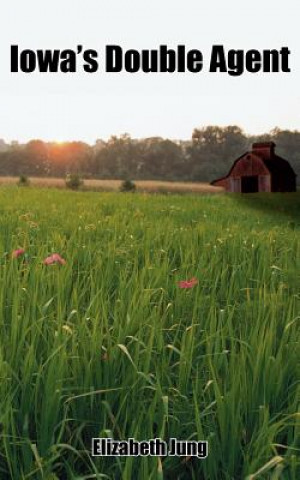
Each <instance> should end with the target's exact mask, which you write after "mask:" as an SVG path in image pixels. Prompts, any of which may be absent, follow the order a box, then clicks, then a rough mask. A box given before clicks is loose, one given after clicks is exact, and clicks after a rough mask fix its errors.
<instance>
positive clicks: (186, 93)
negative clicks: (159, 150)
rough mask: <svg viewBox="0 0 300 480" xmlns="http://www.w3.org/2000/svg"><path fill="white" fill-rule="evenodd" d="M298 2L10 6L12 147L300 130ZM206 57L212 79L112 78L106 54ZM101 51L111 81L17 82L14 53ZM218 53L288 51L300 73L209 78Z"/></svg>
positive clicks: (1, 13)
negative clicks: (182, 49)
mask: <svg viewBox="0 0 300 480" xmlns="http://www.w3.org/2000/svg"><path fill="white" fill-rule="evenodd" d="M299 14H300V4H299V1H298V0H285V1H284V2H278V1H274V0H252V1H251V2H242V1H241V0H239V1H238V0H227V1H222V0H219V1H216V0H210V1H205V2H203V1H201V0H198V1H197V0H185V1H184V2H182V1H178V0H164V1H163V0H151V1H148V0H127V1H126V0H103V1H102V0H86V1H84V2H83V1H82V0H51V1H50V0H48V1H41V0H26V2H24V0H10V1H8V0H5V1H4V2H3V3H2V4H1V7H0V138H3V139H4V140H5V141H12V140H18V141H21V142H23V141H28V140H30V139H36V138H40V139H44V140H54V141H66V140H82V141H86V142H88V143H94V142H95V141H96V139H99V138H102V139H107V138H109V137H110V136H111V135H120V134H122V133H129V134H130V135H131V136H132V137H134V138H142V137H150V136H161V137H165V138H171V139H190V138H191V136H192V132H193V129H194V128H199V127H204V126H207V125H219V126H226V125H239V126H240V127H241V128H242V129H243V130H244V131H245V132H246V133H249V134H261V133H266V132H268V131H270V130H271V129H272V128H275V127H280V128H282V129H290V130H295V129H297V130H299V129H300V108H299V107H300V87H299V85H300V41H299V40H300V39H299ZM162 44H165V45H168V47H169V48H176V47H177V45H179V44H180V45H185V46H186V48H187V50H190V49H198V50H201V52H202V53H203V59H204V65H203V70H202V71H201V72H200V73H191V72H185V73H149V74H146V73H143V72H138V73H127V72H121V73H107V72H105V68H104V67H105V61H104V60H105V59H104V52H105V46H106V45H120V46H121V47H122V48H123V50H124V51H126V50H128V49H135V50H142V49H157V48H158V47H159V45H162ZM11 45H19V48H20V50H24V49H31V50H37V49H46V48H48V49H55V48H56V49H60V50H64V49H76V48H77V45H82V46H83V48H84V49H95V50H97V51H98V52H99V65H100V67H99V70H98V71H97V72H96V73H93V74H89V73H85V72H84V71H83V70H82V69H81V68H78V69H77V72H76V73H68V74H64V73H40V72H33V73H30V74H28V73H22V72H19V73H11V71H10V47H11ZM213 45H224V49H225V52H227V51H228V50H230V49H243V50H245V51H247V50H250V49H257V50H259V51H262V50H267V49H277V50H280V49H281V47H288V48H289V49H290V51H291V54H290V62H289V63H290V68H291V72H290V73H262V72H259V73H256V74H253V73H247V72H245V73H244V74H243V75H241V76H236V77H234V76H230V75H228V74H227V73H211V72H209V71H208V70H209V59H210V54H211V48H212V46H213Z"/></svg>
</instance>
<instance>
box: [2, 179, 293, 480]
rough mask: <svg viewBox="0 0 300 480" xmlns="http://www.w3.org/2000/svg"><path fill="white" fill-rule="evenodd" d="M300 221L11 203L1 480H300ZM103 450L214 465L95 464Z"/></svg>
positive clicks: (234, 204)
mask: <svg viewBox="0 0 300 480" xmlns="http://www.w3.org/2000/svg"><path fill="white" fill-rule="evenodd" d="M299 207H300V197H299V193H298V194H297V193H295V194H256V195H248V196H246V197H241V196H240V195H237V194H236V195H225V194H220V195H210V194H208V195H195V194H187V195H184V196H183V195H176V194H173V195H168V196H166V195H159V194H157V195H149V194H140V193H134V194H130V193H129V194H124V193H113V192H112V193H95V192H70V191H64V190H57V189H39V188H17V187H15V186H2V187H1V188H0V212H1V215H0V377H1V381H0V428H1V433H0V479H1V480H2V479H3V480H6V479H8V480H9V479H12V480H19V479H20V480H21V479H26V480H27V479H28V480H29V479H34V480H35V479H38V480H39V479H46V480H57V479H59V480H64V479H68V480H69V479H70V480H73V479H74V480H75V479H76V480H79V479H80V480H87V479H111V480H112V479H123V480H127V479H128V480H129V479H133V480H135V479H137V480H140V479H141V480H144V479H145V480H150V479H159V480H162V479H165V480H166V479H167V480H176V479H178V480H190V479H191V480H196V479H197V480H199V479H200V480H201V479H204V480H233V479H234V480H240V479H248V480H255V479H263V480H264V479H271V480H276V479H291V480H296V479H298V478H300V471H299V447H300V446H299V432H300V425H299V413H297V411H298V404H299V357H300V355H299V353H300V350H299V319H300V317H299V312H300V310H299V300H300V295H299V293H300V288H299V287H300V282H299V271H300V269H299V258H300V255H299V254H300V251H299V250H300V248H299V227H300V218H299V214H300V208H299ZM20 248H22V249H24V250H25V253H24V254H20V255H19V256H17V258H13V257H12V252H13V251H15V250H16V249H20ZM53 253H59V254H60V255H61V257H62V258H63V259H65V261H66V263H65V264H63V265H61V264H58V263H54V264H52V265H45V264H43V260H44V259H45V258H46V257H47V256H49V255H51V254H53ZM192 278H196V279H197V281H198V283H196V281H194V282H191V283H190V284H188V283H187V285H188V286H189V287H190V288H181V286H183V284H180V283H179V282H182V281H190V279H192ZM187 285H186V286H187ZM92 437H108V438H114V439H120V440H121V439H123V440H126V439H128V438H130V437H133V438H135V439H137V440H145V439H146V440H148V439H152V438H161V439H164V440H166V441H167V440H168V439H169V438H177V439H180V440H207V441H208V445H209V453H208V456H207V458H206V459H198V458H197V457H171V456H166V457H158V456H152V457H150V456H148V457H92V456H91V439H92Z"/></svg>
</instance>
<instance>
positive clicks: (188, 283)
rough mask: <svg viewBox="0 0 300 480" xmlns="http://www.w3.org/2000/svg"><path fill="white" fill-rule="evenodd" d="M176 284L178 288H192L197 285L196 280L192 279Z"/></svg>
mask: <svg viewBox="0 0 300 480" xmlns="http://www.w3.org/2000/svg"><path fill="white" fill-rule="evenodd" d="M177 283H178V286H179V288H193V287H194V286H195V285H197V283H198V280H197V278H195V277H193V278H191V279H190V280H181V281H180V282H177Z"/></svg>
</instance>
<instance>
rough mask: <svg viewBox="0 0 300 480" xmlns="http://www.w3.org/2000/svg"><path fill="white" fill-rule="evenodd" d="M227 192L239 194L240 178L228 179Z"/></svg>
mask: <svg viewBox="0 0 300 480" xmlns="http://www.w3.org/2000/svg"><path fill="white" fill-rule="evenodd" d="M229 191H230V192H240V191H241V179H240V177H230V178H229Z"/></svg>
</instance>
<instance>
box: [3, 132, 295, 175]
mask: <svg viewBox="0 0 300 480" xmlns="http://www.w3.org/2000/svg"><path fill="white" fill-rule="evenodd" d="M259 141H273V142H275V143H276V153H277V154H278V155H279V156H282V157H283V158H285V159H287V160H288V161H289V162H290V164H291V166H292V167H293V168H294V170H295V172H296V174H297V175H298V183H299V179H300V131H297V130H295V131H290V130H281V129H279V128H275V129H273V130H271V131H270V132H269V133H267V134H264V135H247V134H245V133H244V132H243V130H242V129H241V128H239V127H238V126H227V127H218V126H207V127H203V128H195V129H194V131H193V133H192V137H191V139H190V140H185V141H181V140H178V141H174V140H169V139H165V138H161V137H150V138H143V139H134V138H132V137H131V136H130V135H128V134H123V135H120V136H111V137H110V138H109V140H107V141H104V140H100V139H99V140H97V141H96V142H95V144H94V145H89V144H87V143H84V142H79V141H73V142H64V143H57V142H44V141H42V140H31V141H29V142H28V143H26V144H21V143H18V142H12V143H10V144H7V143H5V142H4V140H1V139H0V175H1V176H5V175H7V176H20V175H27V176H39V177H45V176H52V177H65V176H66V175H67V174H68V173H78V174H80V175H82V176H83V177H85V178H89V177H93V178H102V179H133V180H177V181H178V180H180V181H193V182H197V181H199V182H210V181H212V180H214V179H216V178H218V177H220V176H222V175H225V174H226V173H227V172H228V170H229V168H230V167H231V165H232V163H233V161H234V160H235V159H236V158H237V157H239V156H240V155H241V154H243V153H244V152H245V151H247V150H250V149H251V145H252V143H253V142H259Z"/></svg>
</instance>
